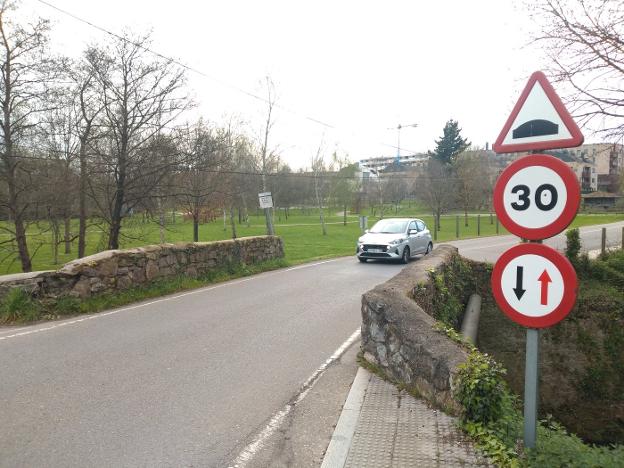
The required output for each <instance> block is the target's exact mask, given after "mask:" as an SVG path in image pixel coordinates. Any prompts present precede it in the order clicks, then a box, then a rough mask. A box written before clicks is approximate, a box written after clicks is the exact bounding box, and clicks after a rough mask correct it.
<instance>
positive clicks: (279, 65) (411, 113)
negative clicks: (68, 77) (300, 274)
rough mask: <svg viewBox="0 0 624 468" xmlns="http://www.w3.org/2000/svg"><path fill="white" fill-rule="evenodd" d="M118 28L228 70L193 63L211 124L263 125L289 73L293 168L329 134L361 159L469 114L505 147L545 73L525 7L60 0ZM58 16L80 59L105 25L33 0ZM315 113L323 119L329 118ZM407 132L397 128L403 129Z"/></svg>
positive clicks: (285, 89)
mask: <svg viewBox="0 0 624 468" xmlns="http://www.w3.org/2000/svg"><path fill="white" fill-rule="evenodd" d="M46 1H49V3H52V4H54V5H56V6H58V7H59V8H62V9H64V10H67V11H69V12H71V13H73V14H75V15H77V16H79V17H82V18H84V19H86V20H89V21H91V22H93V23H95V24H97V25H99V26H102V27H104V28H107V29H109V30H111V31H114V32H121V31H122V30H123V28H124V27H125V28H129V29H132V30H137V31H146V30H149V29H151V30H153V44H152V47H153V49H155V50H157V51H159V52H161V53H163V54H165V55H168V56H172V57H175V58H177V59H179V60H180V61H182V62H183V63H185V64H187V65H189V66H191V67H193V68H196V69H199V70H201V71H202V72H204V73H205V74H206V75H209V76H211V77H212V78H214V79H211V78H206V77H204V76H201V75H198V74H195V73H192V72H189V74H188V78H189V85H190V87H191V88H192V91H193V93H194V96H195V99H196V100H197V102H198V104H199V107H198V111H199V112H200V113H201V114H202V115H203V116H205V117H206V118H207V119H209V120H211V121H214V122H217V123H219V122H223V121H225V120H226V119H227V118H228V117H229V116H237V117H238V118H241V119H243V120H244V121H246V126H247V129H248V132H249V133H250V134H254V133H255V134H259V133H260V129H261V127H262V118H263V114H264V112H265V110H266V105H265V104H263V103H262V102H261V101H258V100H255V99H253V98H250V97H249V96H248V95H246V94H244V93H242V92H240V91H237V88H238V89H242V90H246V91H249V92H252V93H256V94H259V95H264V90H263V88H262V86H261V83H262V80H263V77H265V76H267V75H269V76H270V77H271V78H272V79H273V81H274V82H275V85H276V89H277V94H278V105H280V106H281V107H282V108H283V109H288V110H283V109H280V110H278V112H277V114H276V116H275V117H276V119H275V126H274V128H273V131H272V134H271V139H270V146H272V147H276V148H278V150H279V153H280V154H281V156H282V158H283V159H284V160H285V161H286V162H288V163H289V164H290V165H291V166H292V167H293V168H299V167H304V166H307V165H309V163H310V158H311V156H312V155H313V154H314V153H315V151H316V148H317V147H318V145H319V144H320V143H321V141H323V142H324V145H323V146H324V148H325V150H326V152H327V154H328V155H329V154H331V152H333V151H334V150H335V149H337V150H338V151H340V152H341V153H348V155H349V157H350V159H351V160H352V161H357V160H359V159H362V158H366V157H372V156H381V155H394V154H396V149H395V148H393V147H392V146H396V142H397V131H396V126H397V125H398V124H399V123H400V124H402V125H408V124H413V123H417V124H418V127H417V128H405V129H403V130H402V132H401V148H404V150H405V153H407V152H410V151H417V152H421V151H426V150H428V149H433V147H434V140H435V139H436V138H438V137H439V136H440V135H441V133H442V128H443V126H444V123H445V122H446V121H447V120H448V119H450V118H453V119H456V120H458V121H459V123H460V126H461V127H462V129H463V135H464V136H465V137H467V138H468V139H469V140H471V141H472V143H473V144H475V145H479V146H485V144H486V142H487V143H489V144H490V146H491V144H492V142H493V141H494V140H495V139H496V137H497V135H498V132H499V131H500V129H501V128H502V126H503V124H504V122H505V120H506V119H507V117H508V115H509V112H510V111H511V108H512V107H513V105H514V103H515V101H516V99H517V98H518V96H519V94H520V92H521V90H522V88H523V87H524V84H525V83H526V80H527V79H528V77H529V75H530V74H531V72H533V71H535V70H539V69H542V68H544V65H545V64H544V62H543V58H542V56H541V53H540V51H539V50H536V49H535V48H534V47H532V46H527V44H529V42H530V32H531V29H532V28H533V27H534V26H533V25H532V23H531V22H530V20H529V18H528V15H527V14H526V12H525V11H524V10H523V8H522V7H521V6H520V5H521V4H520V2H512V1H510V0H489V1H488V0H484V1H465V0H464V1H461V0H457V1H455V0H437V1H434V2H424V1H413V0H412V1H386V2H379V1H377V2H372V1H371V2H368V1H362V0H359V1H341V0H331V1H329V0H315V1H313V2H299V1H292V0H291V1H260V0H255V1H253V0H248V1H236V0H222V1H218V2H217V1H211V0H207V1H190V0H177V1H161V0H132V1H130V0H107V1H106V2H93V1H85V0H46ZM28 11H35V12H36V13H38V14H39V15H40V16H43V17H46V18H49V19H51V20H52V22H53V40H54V47H55V49H56V50H57V51H58V52H62V53H65V54H68V55H78V54H79V53H80V51H81V50H82V49H83V47H84V45H85V44H86V43H88V42H101V41H102V40H104V37H105V34H103V33H101V32H99V31H97V30H96V29H94V28H91V27H89V26H87V25H85V24H82V23H80V22H78V21H76V20H75V19H72V18H70V17H68V16H66V15H63V14H61V13H59V12H56V11H54V10H53V9H51V8H50V7H48V6H45V5H43V4H41V3H39V2H37V0H23V13H27V12H28ZM306 117H310V118H312V119H316V120H319V121H322V122H324V123H326V124H328V126H324V125H319V124H317V123H314V122H312V121H311V120H309V119H306ZM393 129H394V130H393Z"/></svg>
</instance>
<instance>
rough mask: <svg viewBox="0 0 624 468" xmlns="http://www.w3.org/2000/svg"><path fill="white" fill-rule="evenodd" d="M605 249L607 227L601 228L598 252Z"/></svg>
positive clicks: (602, 252)
mask: <svg viewBox="0 0 624 468" xmlns="http://www.w3.org/2000/svg"><path fill="white" fill-rule="evenodd" d="M606 251H607V228H602V238H601V239H600V253H601V254H602V255H604V254H605V252H606Z"/></svg>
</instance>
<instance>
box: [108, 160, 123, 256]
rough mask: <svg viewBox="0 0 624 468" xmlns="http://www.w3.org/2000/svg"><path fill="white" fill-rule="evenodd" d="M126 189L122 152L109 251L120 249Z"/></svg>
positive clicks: (109, 237) (109, 238)
mask: <svg viewBox="0 0 624 468" xmlns="http://www.w3.org/2000/svg"><path fill="white" fill-rule="evenodd" d="M125 189H126V156H125V153H124V152H122V153H121V155H120V157H119V164H118V176H117V182H116V190H115V203H114V204H113V212H112V213H111V215H112V216H111V225H110V230H109V236H108V249H109V250H114V249H118V248H119V233H120V232H121V219H122V217H123V205H124V197H125V191H126V190H125Z"/></svg>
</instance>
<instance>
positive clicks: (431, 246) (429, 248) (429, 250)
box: [425, 242, 433, 255]
mask: <svg viewBox="0 0 624 468" xmlns="http://www.w3.org/2000/svg"><path fill="white" fill-rule="evenodd" d="M432 250H433V244H432V243H431V242H429V245H428V246H427V250H426V251H425V255H427V254H429V253H431V251H432Z"/></svg>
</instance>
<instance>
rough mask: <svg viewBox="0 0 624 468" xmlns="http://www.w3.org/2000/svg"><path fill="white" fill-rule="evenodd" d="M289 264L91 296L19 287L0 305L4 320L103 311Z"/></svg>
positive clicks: (232, 269)
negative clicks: (35, 292) (41, 295)
mask: <svg viewBox="0 0 624 468" xmlns="http://www.w3.org/2000/svg"><path fill="white" fill-rule="evenodd" d="M288 266H290V263H289V262H287V261H286V260H284V259H277V260H271V261H267V262H261V263H257V264H254V265H245V264H232V265H228V266H227V267H224V268H221V269H219V270H215V271H212V272H210V273H207V274H205V275H202V276H199V277H197V278H189V277H188V276H183V275H180V276H175V277H172V278H167V279H160V280H156V281H153V282H151V283H150V284H146V285H141V286H135V287H132V288H129V289H125V290H123V291H118V292H115V293H104V294H100V295H97V296H93V297H89V298H87V299H78V298H75V297H72V296H63V297H59V298H57V299H43V300H37V299H33V298H31V296H30V295H29V294H28V293H27V292H25V291H23V290H21V289H17V288H16V289H13V290H12V291H11V292H10V293H9V294H8V295H7V296H6V297H5V299H4V301H3V302H2V304H1V305H0V323H27V322H33V321H37V320H52V319H57V318H61V317H67V316H72V315H77V314H88V313H94V312H100V311H102V310H106V309H111V308H114V307H120V306H123V305H126V304H130V303H133V302H138V301H142V300H146V299H151V298H154V297H161V296H165V295H167V294H173V293H176V292H180V291H186V290H190V289H197V288H201V287H203V286H207V285H210V284H214V283H221V282H224V281H229V280H233V279H236V278H242V277H244V276H250V275H255V274H258V273H262V272H265V271H271V270H276V269H279V268H284V267H288Z"/></svg>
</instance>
